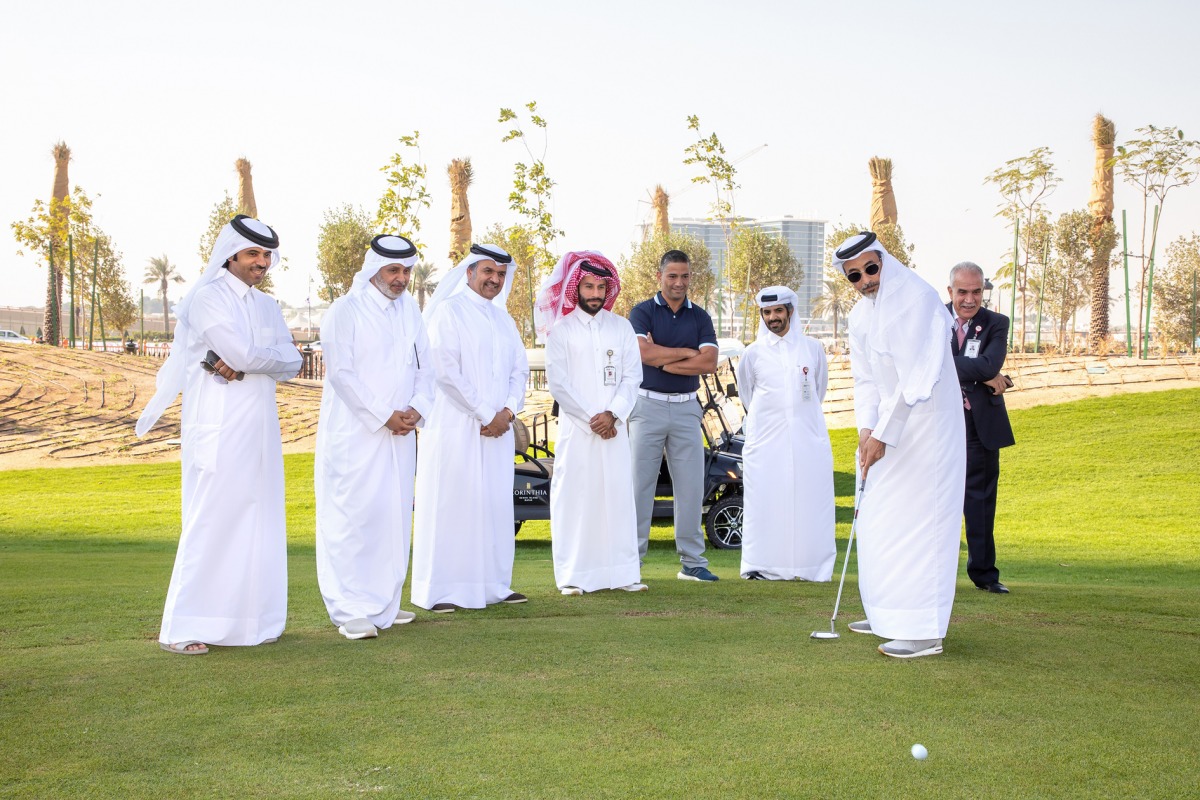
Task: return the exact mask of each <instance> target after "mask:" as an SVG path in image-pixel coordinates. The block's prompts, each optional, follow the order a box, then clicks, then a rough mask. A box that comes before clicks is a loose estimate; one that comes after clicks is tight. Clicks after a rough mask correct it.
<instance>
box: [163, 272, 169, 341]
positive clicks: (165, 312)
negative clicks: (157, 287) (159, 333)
mask: <svg viewBox="0 0 1200 800" xmlns="http://www.w3.org/2000/svg"><path fill="white" fill-rule="evenodd" d="M162 303H163V333H164V334H166V335H168V336H169V335H170V334H171V307H170V306H169V305H167V279H166V277H163V279H162Z"/></svg>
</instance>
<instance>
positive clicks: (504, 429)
mask: <svg viewBox="0 0 1200 800" xmlns="http://www.w3.org/2000/svg"><path fill="white" fill-rule="evenodd" d="M513 416H514V415H513V413H512V412H511V411H509V410H508V409H507V408H502V409H500V410H499V411H497V412H496V416H494V417H492V421H491V422H489V423H488V424H487V425H484V426H483V427H481V428H480V429H479V435H480V436H486V437H488V438H489V439H499V438H500V437H501V436H503V435H504V434H506V433H508V429H509V428H510V427H511V426H512V420H513Z"/></svg>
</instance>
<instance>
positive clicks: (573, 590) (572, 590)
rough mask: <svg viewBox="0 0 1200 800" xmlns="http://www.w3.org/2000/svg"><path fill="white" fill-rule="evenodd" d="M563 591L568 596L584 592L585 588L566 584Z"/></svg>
mask: <svg viewBox="0 0 1200 800" xmlns="http://www.w3.org/2000/svg"><path fill="white" fill-rule="evenodd" d="M562 593H563V594H565V595H568V596H574V595H578V594H583V589H580V588H579V587H578V586H564V587H562Z"/></svg>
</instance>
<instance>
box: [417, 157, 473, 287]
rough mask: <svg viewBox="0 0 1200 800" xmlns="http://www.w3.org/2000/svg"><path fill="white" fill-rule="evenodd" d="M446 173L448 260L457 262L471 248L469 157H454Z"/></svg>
mask: <svg viewBox="0 0 1200 800" xmlns="http://www.w3.org/2000/svg"><path fill="white" fill-rule="evenodd" d="M446 174H447V175H449V176H450V261H451V262H452V263H457V262H458V261H460V260H462V258H463V257H464V256H465V255H466V254H467V251H468V250H470V249H471V206H470V204H469V203H468V202H467V189H468V188H469V187H470V186H471V180H472V178H473V174H472V172H471V159H469V158H456V159H454V160H453V161H451V162H450V164H449V165H448V166H447V167H446ZM423 294H424V293H423V292H422V295H423ZM422 307H424V303H422Z"/></svg>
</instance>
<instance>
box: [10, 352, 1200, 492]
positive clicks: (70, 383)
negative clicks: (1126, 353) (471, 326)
mask: <svg viewBox="0 0 1200 800" xmlns="http://www.w3.org/2000/svg"><path fill="white" fill-rule="evenodd" d="M161 364H162V362H161V361H160V360H158V359H154V358H146V357H142V356H130V355H124V354H117V353H98V352H96V353H94V352H88V351H83V350H62V349H59V348H54V347H42V346H31V345H9V344H0V469H28V468H35V467H50V466H72V465H96V464H138V463H147V462H152V461H170V460H175V459H178V458H179V410H180V405H179V402H178V401H177V402H176V403H175V404H174V405H172V406H171V407H170V408H169V409H168V410H167V412H166V413H165V414H163V417H162V419H161V420H159V423H158V425H156V426H155V428H154V430H152V431H150V433H149V434H147V436H146V438H144V439H138V438H137V437H136V436H135V435H134V432H133V426H134V422H135V421H136V420H137V417H138V414H139V413H141V410H142V408H143V407H144V406H145V405H146V403H147V402H148V401H149V399H150V397H151V395H153V394H154V375H155V373H156V372H157V371H158V368H159V366H161ZM1005 372H1006V373H1007V374H1009V375H1010V376H1011V377H1012V378H1013V381H1014V383H1015V384H1016V385H1015V386H1014V387H1013V388H1012V389H1010V390H1009V391H1008V393H1007V394H1006V398H1007V401H1008V407H1009V408H1029V407H1031V406H1037V405H1046V404H1050V403H1061V402H1066V401H1068V400H1076V399H1080V398H1083V397H1097V396H1104V395H1110V394H1118V393H1123V392H1142V391H1158V390H1162V389H1176V388H1184V387H1200V361H1198V360H1197V359H1196V358H1195V357H1194V356H1187V357H1180V358H1165V359H1152V360H1148V361H1141V360H1137V359H1125V358H1111V357H1096V358H1089V357H1046V356H1023V355H1011V356H1009V359H1008V362H1007V364H1006V367H1005ZM852 383H853V382H852V380H851V377H850V370H849V364H848V362H847V361H846V360H845V359H844V357H841V356H838V357H832V358H831V359H830V381H829V392H828V394H827V396H826V400H825V409H826V419H827V421H828V423H829V427H831V428H840V427H849V426H852V425H853V424H854V419H853V416H854V414H853V397H852V391H851V390H852ZM278 397H279V420H280V428H281V431H282V434H283V443H284V452H287V453H295V452H312V450H313V448H314V447H315V445H316V428H317V416H318V413H319V410H320V403H321V383H320V382H319V381H301V380H297V381H289V382H287V383H284V384H281V385H280V386H279V392H278ZM549 404H550V403H549V398H548V396H547V394H546V393H545V392H539V391H534V392H530V394H529V396H528V398H527V400H526V411H525V414H524V415H525V416H528V415H530V414H532V413H536V412H537V411H541V410H545V409H546V408H548V407H549Z"/></svg>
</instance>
